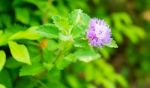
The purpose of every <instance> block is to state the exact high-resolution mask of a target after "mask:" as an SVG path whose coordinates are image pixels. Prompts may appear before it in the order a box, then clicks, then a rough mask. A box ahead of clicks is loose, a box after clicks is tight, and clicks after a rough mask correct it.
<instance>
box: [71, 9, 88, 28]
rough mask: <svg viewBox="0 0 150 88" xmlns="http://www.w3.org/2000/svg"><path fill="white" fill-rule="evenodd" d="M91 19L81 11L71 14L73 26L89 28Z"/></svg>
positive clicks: (77, 10)
mask: <svg viewBox="0 0 150 88" xmlns="http://www.w3.org/2000/svg"><path fill="white" fill-rule="evenodd" d="M89 20H90V17H89V16H88V15H87V14H85V13H83V12H82V10H81V9H76V10H74V11H72V12H71V14H69V23H70V24H71V25H80V26H81V25H82V26H87V25H88V23H89Z"/></svg>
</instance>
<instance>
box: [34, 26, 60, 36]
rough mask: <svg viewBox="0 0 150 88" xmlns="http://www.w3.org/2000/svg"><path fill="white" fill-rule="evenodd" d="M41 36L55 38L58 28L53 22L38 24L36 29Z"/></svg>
mask: <svg viewBox="0 0 150 88" xmlns="http://www.w3.org/2000/svg"><path fill="white" fill-rule="evenodd" d="M36 31H37V32H38V33H39V34H40V35H41V36H43V37H47V38H57V37H58V32H59V31H58V28H57V27H56V26H55V25H53V24H45V25H42V26H40V27H39V28H38V29H37V30H36Z"/></svg>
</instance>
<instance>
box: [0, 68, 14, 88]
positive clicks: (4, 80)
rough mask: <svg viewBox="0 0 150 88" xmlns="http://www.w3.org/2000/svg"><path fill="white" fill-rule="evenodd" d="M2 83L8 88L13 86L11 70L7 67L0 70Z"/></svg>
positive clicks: (0, 81) (0, 82)
mask: <svg viewBox="0 0 150 88" xmlns="http://www.w3.org/2000/svg"><path fill="white" fill-rule="evenodd" d="M0 84H3V85H5V86H6V88H13V87H12V79H11V77H10V75H9V72H8V71H7V70H6V69H3V70H2V71H1V72H0ZM0 88H1V87H0Z"/></svg>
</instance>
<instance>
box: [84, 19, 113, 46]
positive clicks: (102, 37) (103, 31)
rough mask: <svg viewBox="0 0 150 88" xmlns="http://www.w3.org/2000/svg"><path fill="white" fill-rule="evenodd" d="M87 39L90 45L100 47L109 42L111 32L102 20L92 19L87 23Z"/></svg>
mask: <svg viewBox="0 0 150 88" xmlns="http://www.w3.org/2000/svg"><path fill="white" fill-rule="evenodd" d="M87 38H88V40H89V42H90V45H92V46H96V47H102V46H104V45H106V44H108V43H110V42H111V40H112V39H111V30H110V28H109V26H108V25H107V24H106V23H105V22H104V20H100V19H97V18H93V19H91V20H90V23H89V28H88V30H87Z"/></svg>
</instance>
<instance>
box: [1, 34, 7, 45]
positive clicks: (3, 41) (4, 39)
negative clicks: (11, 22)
mask: <svg viewBox="0 0 150 88" xmlns="http://www.w3.org/2000/svg"><path fill="white" fill-rule="evenodd" d="M7 41H8V35H7V34H1V35H0V46H3V45H6V44H7Z"/></svg>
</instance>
